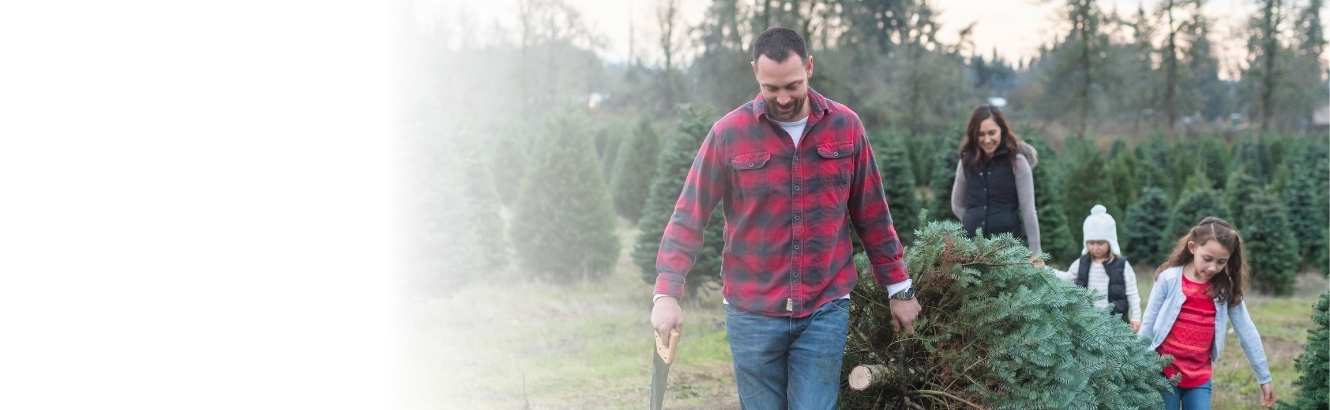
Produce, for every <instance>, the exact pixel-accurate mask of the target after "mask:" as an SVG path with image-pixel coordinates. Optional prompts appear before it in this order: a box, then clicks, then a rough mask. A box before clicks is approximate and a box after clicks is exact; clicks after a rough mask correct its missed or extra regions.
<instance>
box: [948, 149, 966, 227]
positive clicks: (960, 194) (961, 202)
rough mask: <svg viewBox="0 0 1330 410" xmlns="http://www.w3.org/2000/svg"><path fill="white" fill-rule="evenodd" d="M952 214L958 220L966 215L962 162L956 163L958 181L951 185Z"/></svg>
mask: <svg viewBox="0 0 1330 410" xmlns="http://www.w3.org/2000/svg"><path fill="white" fill-rule="evenodd" d="M951 213H952V214H955V215H956V219H957V220H960V219H963V218H962V216H964V215H965V169H963V168H961V162H960V161H956V180H955V181H954V182H952V183H951Z"/></svg>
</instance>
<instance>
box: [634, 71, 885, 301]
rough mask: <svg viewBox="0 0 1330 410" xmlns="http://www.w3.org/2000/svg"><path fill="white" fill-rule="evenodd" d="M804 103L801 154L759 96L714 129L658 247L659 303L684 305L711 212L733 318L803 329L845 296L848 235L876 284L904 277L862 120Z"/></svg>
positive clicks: (826, 105) (833, 106)
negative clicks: (675, 300)
mask: <svg viewBox="0 0 1330 410" xmlns="http://www.w3.org/2000/svg"><path fill="white" fill-rule="evenodd" d="M808 97H809V105H810V107H809V108H810V113H809V116H808V124H807V126H806V127H805V131H804V136H803V139H802V140H801V142H800V143H799V147H798V149H796V148H795V146H794V142H793V141H792V140H791V139H790V137H789V136H788V135H787V134H785V131H784V130H783V129H781V128H780V126H779V125H777V124H776V123H774V122H773V121H772V120H771V119H770V118H767V114H766V102H765V101H764V100H762V98H761V97H760V96H758V97H756V98H754V99H753V100H752V101H750V102H748V103H746V104H744V105H743V106H740V107H739V108H737V109H735V110H734V111H731V112H730V113H729V114H726V115H725V117H724V118H721V119H720V121H717V122H716V124H715V125H713V126H712V128H711V132H710V133H708V134H707V137H706V140H705V141H703V142H702V146H701V148H699V149H698V151H697V156H696V157H695V158H694V159H693V165H692V168H691V169H690V170H689V171H688V177H687V179H686V180H685V181H684V186H683V191H682V192H680V193H679V200H678V202H677V203H675V205H674V215H673V216H671V217H670V221H669V224H668V225H667V226H666V227H665V235H664V236H663V237H662V238H661V241H660V252H659V253H658V254H657V255H656V271H657V273H658V274H657V276H656V291H655V293H657V294H661V295H669V296H674V297H681V296H683V289H684V277H685V276H687V274H688V271H689V270H690V269H691V268H692V267H693V261H694V258H695V257H696V256H697V252H698V249H699V248H700V247H701V246H702V228H703V225H704V224H705V223H706V221H707V218H708V217H709V216H710V214H711V211H712V209H713V208H714V207H715V206H716V204H717V203H718V202H723V210H724V212H725V238H724V239H725V250H724V251H723V252H722V254H723V255H722V266H723V268H722V277H723V282H724V287H723V291H722V292H723V293H724V295H725V299H726V300H727V301H728V302H729V303H730V304H731V305H733V306H735V307H737V308H739V309H741V310H744V311H748V312H754V313H759V314H763V315H768V316H789V317H805V316H808V315H810V314H812V313H813V311H815V310H816V309H817V308H818V307H819V306H821V305H822V304H823V303H826V302H828V301H831V300H833V299H836V298H838V297H841V296H844V295H846V294H848V293H849V292H850V290H851V289H853V288H854V284H855V282H856V281H857V280H858V274H857V273H856V272H855V267H854V262H853V258H852V256H853V247H852V246H851V242H850V229H851V228H853V229H855V231H856V232H858V234H859V238H860V239H861V240H862V241H863V244H864V247H865V248H866V249H867V252H868V259H869V261H870V262H871V263H872V265H873V277H874V279H875V280H876V281H877V283H878V284H880V285H882V286H883V287H884V288H885V287H886V285H888V284H891V283H897V282H900V281H903V280H905V279H907V278H908V277H909V276H908V275H907V274H906V272H905V260H904V258H903V249H902V246H901V243H900V240H899V238H897V236H896V228H895V226H894V225H893V224H892V221H891V212H890V210H889V209H888V205H887V198H886V195H885V193H884V192H883V188H882V178H881V177H880V176H879V174H878V170H877V163H876V161H875V160H874V158H873V151H872V149H871V147H870V145H869V143H868V138H867V136H866V133H865V132H864V126H863V123H862V122H860V120H859V116H858V114H855V112H854V111H852V110H850V109H849V108H848V107H846V106H844V105H842V104H840V103H837V102H835V101H831V100H829V99H827V98H825V97H823V96H822V95H821V94H818V93H817V92H814V91H812V90H811V89H810V90H809V92H808ZM722 200H723V201H722ZM884 296H885V295H884Z"/></svg>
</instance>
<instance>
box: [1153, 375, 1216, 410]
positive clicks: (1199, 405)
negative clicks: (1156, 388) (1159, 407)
mask: <svg viewBox="0 0 1330 410" xmlns="http://www.w3.org/2000/svg"><path fill="white" fill-rule="evenodd" d="M1210 383H1212V381H1211V382H1205V384H1202V385H1200V386H1196V387H1193V388H1190V389H1181V388H1177V387H1169V389H1168V393H1164V408H1165V409H1168V410H1178V409H1179V406H1178V401H1179V399H1181V401H1182V404H1181V409H1182V410H1210Z"/></svg>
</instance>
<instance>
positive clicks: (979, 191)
mask: <svg viewBox="0 0 1330 410" xmlns="http://www.w3.org/2000/svg"><path fill="white" fill-rule="evenodd" d="M1011 156H1012V154H1011V153H1009V152H1008V151H1007V147H1006V146H1001V147H998V150H997V152H995V153H994V155H993V158H991V159H989V160H988V161H985V162H982V163H979V164H977V165H976V166H975V167H973V168H972V167H964V169H965V194H964V195H965V206H966V209H965V215H962V217H961V225H962V226H963V227H964V228H965V233H966V234H969V235H971V236H973V235H974V233H975V231H976V230H977V229H979V228H983V230H984V235H986V236H993V235H997V234H1001V233H1010V234H1012V235H1013V236H1015V237H1016V238H1018V239H1021V240H1024V239H1025V230H1024V229H1022V226H1021V216H1020V202H1019V200H1018V199H1017V196H1016V173H1015V172H1013V171H1012V169H1011Z"/></svg>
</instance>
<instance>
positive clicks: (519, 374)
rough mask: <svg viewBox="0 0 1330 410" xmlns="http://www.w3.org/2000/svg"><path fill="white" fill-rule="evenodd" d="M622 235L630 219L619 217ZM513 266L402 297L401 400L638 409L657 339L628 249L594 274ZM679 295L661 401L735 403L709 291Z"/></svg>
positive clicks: (415, 405) (448, 405) (631, 232)
mask: <svg viewBox="0 0 1330 410" xmlns="http://www.w3.org/2000/svg"><path fill="white" fill-rule="evenodd" d="M620 226H621V228H620V229H619V230H618V235H619V236H620V237H621V238H622V240H623V243H624V244H625V249H627V248H628V247H629V245H630V244H631V243H632V240H633V239H634V238H635V236H636V231H635V229H632V228H628V225H627V224H626V223H623V224H621V225H620ZM517 269H520V268H508V269H506V270H505V271H503V272H497V273H494V274H493V275H492V276H491V277H490V279H489V280H487V281H484V282H483V283H482V282H472V283H468V284H465V285H462V286H461V287H459V288H457V289H454V290H451V291H449V292H447V293H443V294H437V295H429V296H425V295H418V296H415V297H411V298H407V299H406V300H405V301H404V302H403V303H402V306H401V307H400V309H401V310H400V311H401V315H399V317H401V318H402V319H401V322H400V323H399V324H398V329H399V332H398V333H399V334H400V335H401V337H399V338H398V340H400V343H399V345H398V348H397V350H398V352H401V353H400V355H399V357H400V359H399V360H398V369H399V371H398V374H400V375H402V379H401V382H400V383H396V384H397V385H399V386H401V391H400V392H399V397H401V401H402V402H401V405H400V406H396V408H404V409H418V410H424V409H521V408H532V409H588V408H595V409H640V408H643V407H645V406H646V404H647V396H648V391H649V384H650V381H651V378H650V372H651V357H650V352H651V350H652V349H653V346H654V344H653V343H654V341H653V338H652V335H651V328H650V325H649V322H648V315H649V313H650V304H651V302H650V299H651V292H652V287H651V285H649V284H646V283H644V282H643V281H642V280H641V277H640V276H641V275H640V274H639V273H638V267H637V266H636V265H635V264H633V263H632V262H631V260H630V257H629V256H628V253H627V252H623V253H621V255H620V259H619V262H618V264H617V265H616V267H615V269H614V271H613V272H612V273H611V274H610V275H608V276H607V277H604V278H601V279H598V280H597V281H595V282H584V283H577V284H571V285H569V284H556V283H542V282H539V281H535V280H532V279H529V278H526V277H524V275H523V274H522V273H521V272H520V271H517ZM700 299H704V300H703V303H701V304H700V305H690V304H685V305H684V314H685V323H684V329H683V339H682V342H681V343H680V345H679V352H678V354H677V357H678V361H677V362H675V363H674V365H673V366H672V367H671V369H670V375H669V384H670V385H669V390H668V393H667V396H666V401H665V402H666V404H667V405H668V408H684V409H687V408H694V409H717V408H719V409H725V408H736V409H737V408H738V406H739V405H738V395H737V394H736V393H735V387H734V379H733V371H732V369H731V361H730V351H729V345H728V344H727V343H726V340H725V327H724V311H723V310H722V307H721V306H720V303H719V299H720V297H719V296H718V295H716V294H715V293H710V294H707V295H704V296H702V297H701V298H700Z"/></svg>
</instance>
